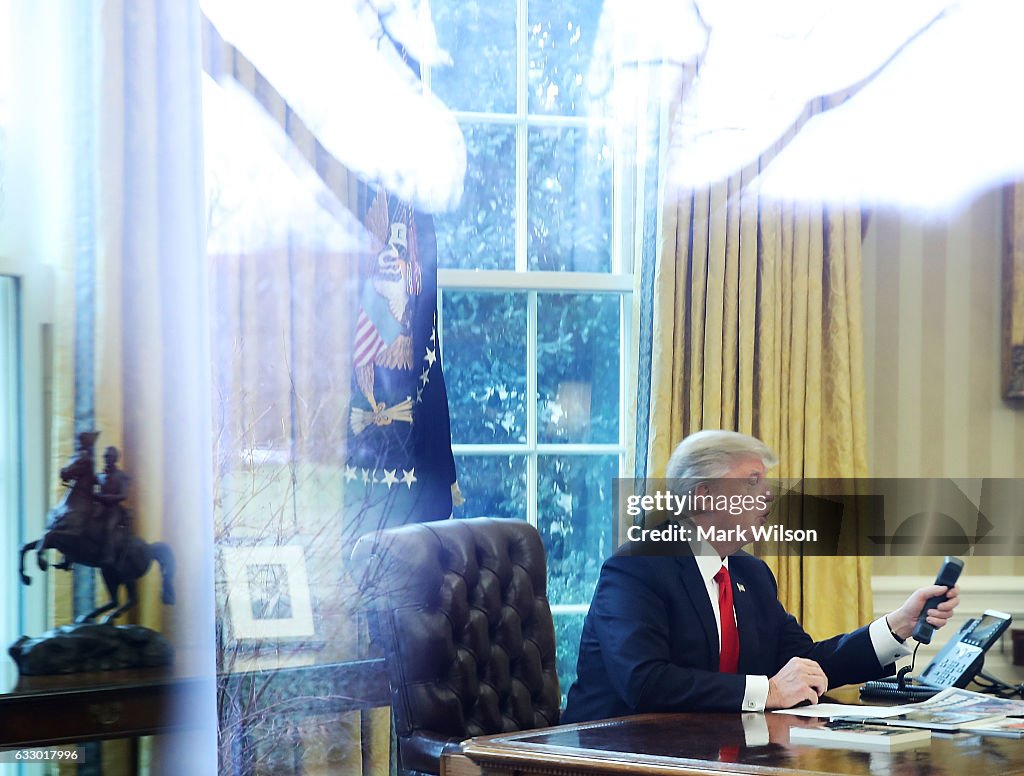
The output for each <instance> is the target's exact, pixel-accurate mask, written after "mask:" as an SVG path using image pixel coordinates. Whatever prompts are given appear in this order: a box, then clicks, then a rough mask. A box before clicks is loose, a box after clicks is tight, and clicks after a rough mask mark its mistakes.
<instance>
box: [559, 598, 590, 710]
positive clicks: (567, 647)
mask: <svg viewBox="0 0 1024 776" xmlns="http://www.w3.org/2000/svg"><path fill="white" fill-rule="evenodd" d="M584 617H586V615H584V614H556V615H555V617H554V620H555V669H556V670H557V671H558V687H559V689H560V690H561V692H562V708H563V709H564V708H565V701H566V698H567V696H568V694H569V688H570V687H572V683H573V682H575V681H576V660H577V659H578V657H579V651H580V634H581V633H582V632H583V618H584Z"/></svg>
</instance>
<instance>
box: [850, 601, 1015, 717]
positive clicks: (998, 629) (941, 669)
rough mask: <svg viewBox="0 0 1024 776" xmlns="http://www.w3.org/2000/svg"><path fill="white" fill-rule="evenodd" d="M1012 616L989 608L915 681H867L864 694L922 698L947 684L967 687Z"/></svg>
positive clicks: (911, 698) (946, 647)
mask: <svg viewBox="0 0 1024 776" xmlns="http://www.w3.org/2000/svg"><path fill="white" fill-rule="evenodd" d="M1012 619H1013V618H1012V617H1011V616H1010V615H1009V614H1007V613H1006V612H999V611H996V610H995V609H987V610H986V611H985V613H984V614H982V616H981V617H975V618H972V619H970V620H968V621H967V622H965V623H964V624H963V626H962V627H961V628H960V630H959V631H958V632H957V634H956V635H955V636H954V637H953V638H951V639H950V640H949V641H948V642H947V643H946V644H945V646H943V647H942V649H941V650H939V654H937V655H936V656H935V659H934V660H932V662H930V663H929V664H928V665H927V667H925V669H924V671H922V672H921V676H920V677H919V678H918V679H917V681H916V682H915V683H910V682H909V681H908V683H907V684H906V685H905V686H904V687H902V688H900V687H898V686H897V684H896V681H895V680H890V681H886V680H884V679H883V680H881V681H876V682H867V683H866V684H865V685H864V686H863V687H861V691H860V694H861V697H865V698H867V697H884V698H891V699H901V700H920V699H923V698H927V697H930V696H932V695H934V694H935V693H937V692H939V691H940V690H943V689H945V688H947V687H966V686H967V685H968V684H970V682H971V680H972V679H973V678H974V677H975V676H977V675H978V672H979V671H980V670H981V667H982V664H983V663H984V661H985V652H987V651H988V649H989V648H990V647H991V646H992V645H993V644H995V643H996V641H998V639H999V637H1000V636H1002V635H1003V632H1004V631H1005V630H1006V629H1007V628H1008V627H1009V626H1010V622H1011V621H1012ZM908 680H909V677H908Z"/></svg>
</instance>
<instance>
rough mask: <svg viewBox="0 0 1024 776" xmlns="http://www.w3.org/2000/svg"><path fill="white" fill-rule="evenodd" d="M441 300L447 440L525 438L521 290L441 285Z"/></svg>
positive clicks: (506, 441) (523, 297)
mask: <svg viewBox="0 0 1024 776" xmlns="http://www.w3.org/2000/svg"><path fill="white" fill-rule="evenodd" d="M441 304H442V310H443V324H442V326H443V335H442V339H441V343H442V347H443V356H444V372H445V381H446V383H447V386H448V406H449V410H450V413H451V422H452V442H453V443H454V444H474V443H475V444H480V443H486V444H515V443H521V442H525V441H526V343H525V342H524V341H523V332H525V331H526V294H525V293H506V294H502V293H487V292H484V293H473V292H463V291H446V292H444V294H443V296H442V301H441Z"/></svg>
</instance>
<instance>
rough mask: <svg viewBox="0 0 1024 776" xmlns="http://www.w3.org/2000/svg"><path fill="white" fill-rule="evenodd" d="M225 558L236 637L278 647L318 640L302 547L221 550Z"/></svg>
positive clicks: (225, 575) (230, 614)
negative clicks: (275, 644)
mask: <svg viewBox="0 0 1024 776" xmlns="http://www.w3.org/2000/svg"><path fill="white" fill-rule="evenodd" d="M221 557H222V561H223V569H224V578H225V583H226V589H227V605H228V606H227V609H228V615H229V618H230V621H231V622H230V626H231V636H232V637H233V638H234V639H236V640H239V641H248V642H278V643H280V642H303V643H309V642H313V641H315V640H316V636H317V634H316V623H315V621H314V617H313V600H312V596H311V594H310V588H309V578H308V576H307V573H306V557H305V554H304V552H303V549H302V547H299V546H297V545H282V546H250V547H221Z"/></svg>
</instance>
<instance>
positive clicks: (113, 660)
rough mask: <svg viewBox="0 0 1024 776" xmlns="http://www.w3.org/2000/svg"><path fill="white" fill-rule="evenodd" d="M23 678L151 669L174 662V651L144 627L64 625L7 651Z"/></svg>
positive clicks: (25, 637) (25, 640)
mask: <svg viewBox="0 0 1024 776" xmlns="http://www.w3.org/2000/svg"><path fill="white" fill-rule="evenodd" d="M7 651H8V653H9V654H10V656H11V657H12V658H13V659H14V662H15V663H17V664H18V671H19V672H20V673H21V674H22V675H23V676H42V675H48V674H77V673H84V672H87V671H117V670H119V669H122V668H152V667H155V666H165V665H170V664H171V663H173V662H174V647H173V646H171V643H170V642H169V641H168V640H167V639H166V638H165V637H164V636H163V634H161V633H157V632H156V631H155V630H152V629H151V628H144V627H143V626H141V625H100V624H98V623H92V622H84V623H77V624H75V625H62V626H60V627H59V628H54V629H53V630H51V631H47V632H46V633H44V634H43V635H41V636H37V637H36V638H29V637H28V636H22V637H21V638H20V639H18V640H17V641H16V642H14V643H13V644H11V646H10V648H9V649H8V650H7Z"/></svg>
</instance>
